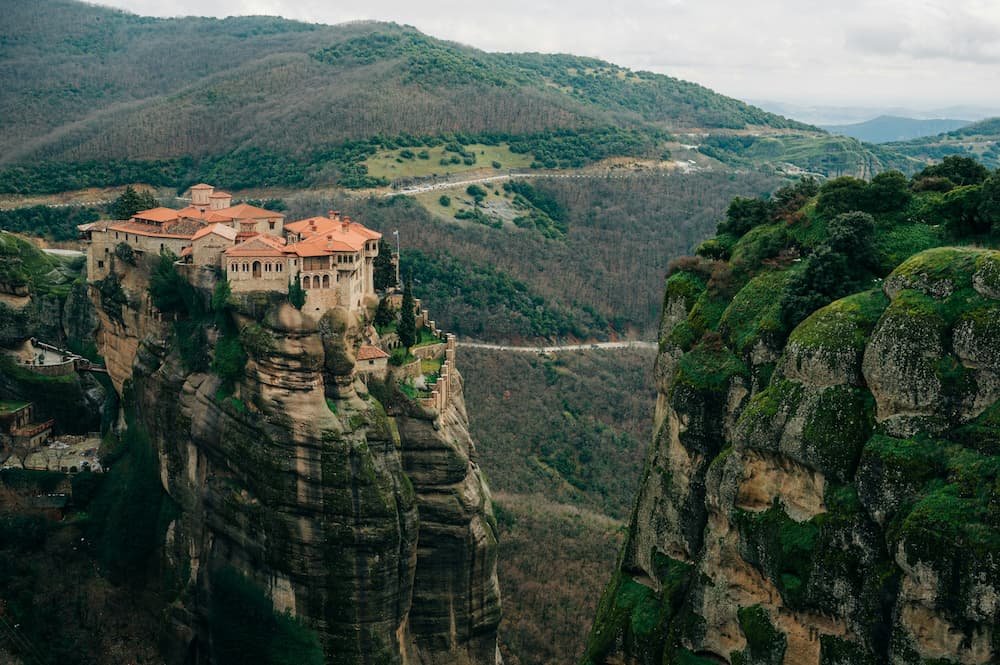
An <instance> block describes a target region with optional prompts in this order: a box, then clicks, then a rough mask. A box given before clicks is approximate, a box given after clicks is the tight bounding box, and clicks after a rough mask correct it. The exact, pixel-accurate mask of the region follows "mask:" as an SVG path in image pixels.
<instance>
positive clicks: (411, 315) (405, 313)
mask: <svg viewBox="0 0 1000 665" xmlns="http://www.w3.org/2000/svg"><path fill="white" fill-rule="evenodd" d="M415 309H416V305H415V304H414V302H413V278H412V277H411V278H410V279H408V280H407V281H406V284H405V285H404V286H403V307H402V309H401V310H400V312H399V328H397V330H396V332H397V333H398V334H399V341H400V342H402V343H403V346H404V347H406V348H407V349H408V348H410V347H411V346H413V345H414V344H416V342H417V317H416V315H415V312H414V310H415Z"/></svg>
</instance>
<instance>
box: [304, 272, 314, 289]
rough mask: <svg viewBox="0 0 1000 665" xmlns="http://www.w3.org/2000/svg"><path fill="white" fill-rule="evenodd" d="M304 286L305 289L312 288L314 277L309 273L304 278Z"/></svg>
mask: <svg viewBox="0 0 1000 665" xmlns="http://www.w3.org/2000/svg"><path fill="white" fill-rule="evenodd" d="M302 288H303V289H311V288H312V278H311V277H309V275H306V276H305V277H303V278H302Z"/></svg>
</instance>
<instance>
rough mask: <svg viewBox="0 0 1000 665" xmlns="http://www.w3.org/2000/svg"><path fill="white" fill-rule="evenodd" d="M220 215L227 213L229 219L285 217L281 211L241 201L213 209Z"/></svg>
mask: <svg viewBox="0 0 1000 665" xmlns="http://www.w3.org/2000/svg"><path fill="white" fill-rule="evenodd" d="M213 212H215V213H218V214H220V215H225V216H226V217H228V218H229V219H266V218H268V217H282V218H283V217H284V215H282V214H281V213H280V212H274V211H272V210H264V209H263V208H258V207H257V206H252V205H250V204H248V203H239V204H237V205H234V206H230V207H228V208H222V209H221V210H215V211H213Z"/></svg>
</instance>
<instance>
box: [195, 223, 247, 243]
mask: <svg viewBox="0 0 1000 665" xmlns="http://www.w3.org/2000/svg"><path fill="white" fill-rule="evenodd" d="M212 234H215V235H217V236H221V237H223V238H225V239H226V240H236V229H234V228H233V227H231V226H226V225H224V224H212V225H210V226H206V227H203V228H201V229H199V230H198V231H197V232H196V233H195V234H194V236H192V238H191V240H198V239H199V238H204V237H205V236H207V235H212Z"/></svg>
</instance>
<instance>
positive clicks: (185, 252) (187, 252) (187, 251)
mask: <svg viewBox="0 0 1000 665" xmlns="http://www.w3.org/2000/svg"><path fill="white" fill-rule="evenodd" d="M193 251H194V248H193V247H192V246H191V245H188V246H187V247H184V248H182V249H181V256H191V252H193Z"/></svg>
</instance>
